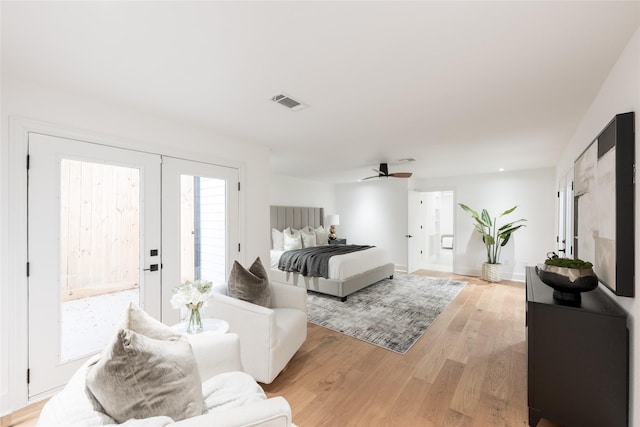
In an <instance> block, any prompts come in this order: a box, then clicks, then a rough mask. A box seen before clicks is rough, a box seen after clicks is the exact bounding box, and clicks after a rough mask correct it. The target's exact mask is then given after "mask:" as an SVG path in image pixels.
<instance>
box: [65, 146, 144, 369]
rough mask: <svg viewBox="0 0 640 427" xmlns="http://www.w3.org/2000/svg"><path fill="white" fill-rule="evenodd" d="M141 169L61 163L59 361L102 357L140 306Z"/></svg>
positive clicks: (82, 163) (68, 161) (73, 162)
mask: <svg viewBox="0 0 640 427" xmlns="http://www.w3.org/2000/svg"><path fill="white" fill-rule="evenodd" d="M140 213H141V209H140V170H139V169H137V168H130V167H122V166H114V165H109V164H103V163H92V162H87V161H79V160H71V159H61V161H60V280H59V283H60V304H61V307H60V308H61V310H60V316H61V319H60V362H66V361H69V360H72V359H76V358H79V357H82V356H86V355H88V354H91V353H95V352H97V351H100V350H101V349H102V348H104V346H105V345H106V344H107V343H108V341H109V339H110V338H111V337H112V336H113V332H114V330H115V328H116V326H117V324H118V322H119V321H120V318H121V316H122V313H123V311H124V308H125V307H126V306H127V305H128V304H129V303H130V302H134V303H135V304H137V305H140V286H139V285H140V255H139V254H140Z"/></svg>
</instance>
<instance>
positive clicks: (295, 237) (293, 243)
mask: <svg viewBox="0 0 640 427" xmlns="http://www.w3.org/2000/svg"><path fill="white" fill-rule="evenodd" d="M282 234H283V235H284V250H285V251H292V250H294V249H302V239H301V237H300V230H294V229H292V228H287V229H285V230H284V231H283V232H282Z"/></svg>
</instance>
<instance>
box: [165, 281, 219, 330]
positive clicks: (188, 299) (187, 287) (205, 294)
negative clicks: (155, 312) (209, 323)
mask: <svg viewBox="0 0 640 427" xmlns="http://www.w3.org/2000/svg"><path fill="white" fill-rule="evenodd" d="M212 286H213V285H212V283H211V282H208V281H203V280H196V281H194V282H191V281H189V280H187V281H186V282H184V283H181V284H179V285H178V286H176V287H174V288H173V289H172V290H171V292H172V293H173V296H172V297H171V306H172V307H173V308H176V309H180V308H182V307H183V306H186V307H187V308H188V309H189V324H188V325H187V332H189V333H197V332H201V331H202V317H201V315H200V309H201V308H202V307H206V306H207V301H208V300H209V296H210V295H211V288H212Z"/></svg>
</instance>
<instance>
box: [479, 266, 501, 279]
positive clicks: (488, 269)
mask: <svg viewBox="0 0 640 427" xmlns="http://www.w3.org/2000/svg"><path fill="white" fill-rule="evenodd" d="M501 272H502V264H489V263H488V262H485V263H482V280H486V281H487V282H499V281H500V280H502V277H501V276H500V273H501Z"/></svg>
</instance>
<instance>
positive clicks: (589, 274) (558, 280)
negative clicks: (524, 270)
mask: <svg viewBox="0 0 640 427" xmlns="http://www.w3.org/2000/svg"><path fill="white" fill-rule="evenodd" d="M536 270H537V272H538V277H540V280H542V282H544V283H545V284H546V285H548V286H551V287H552V288H553V289H554V293H553V297H554V298H556V299H559V300H563V301H570V302H579V301H580V293H581V292H588V291H592V290H594V289H595V288H597V287H598V276H596V273H594V271H593V268H568V267H556V266H553V265H547V264H542V265H540V266H538V267H536Z"/></svg>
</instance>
